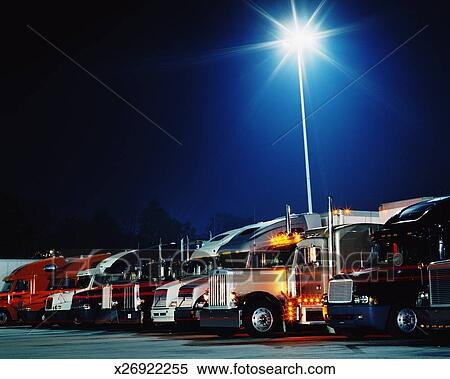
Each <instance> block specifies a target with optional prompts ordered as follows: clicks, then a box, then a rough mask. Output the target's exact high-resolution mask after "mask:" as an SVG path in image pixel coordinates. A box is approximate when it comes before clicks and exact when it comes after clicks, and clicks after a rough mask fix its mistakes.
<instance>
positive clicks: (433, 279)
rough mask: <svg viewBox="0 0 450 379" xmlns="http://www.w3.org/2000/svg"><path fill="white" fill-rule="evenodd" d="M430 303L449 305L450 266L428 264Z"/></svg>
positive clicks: (433, 304)
mask: <svg viewBox="0 0 450 379" xmlns="http://www.w3.org/2000/svg"><path fill="white" fill-rule="evenodd" d="M430 304H431V306H435V307H436V306H448V307H450V267H448V266H447V267H439V265H436V266H434V267H432V266H430Z"/></svg>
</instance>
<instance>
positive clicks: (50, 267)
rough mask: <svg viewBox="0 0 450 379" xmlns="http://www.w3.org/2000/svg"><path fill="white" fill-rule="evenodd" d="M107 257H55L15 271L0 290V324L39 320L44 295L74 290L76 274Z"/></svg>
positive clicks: (40, 318)
mask: <svg viewBox="0 0 450 379" xmlns="http://www.w3.org/2000/svg"><path fill="white" fill-rule="evenodd" d="M107 256H108V254H99V255H91V256H84V257H83V256H81V257H77V258H64V257H62V256H59V257H53V258H47V259H42V260H39V261H36V262H33V263H29V264H27V265H24V266H21V267H19V268H17V269H16V270H14V271H13V272H11V274H9V275H8V276H7V277H6V278H5V279H4V284H3V287H2V289H1V291H0V325H5V324H7V323H13V322H24V323H28V324H33V323H38V322H40V321H42V315H43V314H44V307H45V301H46V299H47V296H49V295H51V294H54V293H57V292H62V291H64V290H66V289H67V288H72V287H74V286H75V285H76V283H75V280H76V275H77V273H78V271H80V270H85V269H88V268H90V267H92V266H93V265H96V264H98V263H99V262H100V261H102V260H103V259H105V258H106V257H107Z"/></svg>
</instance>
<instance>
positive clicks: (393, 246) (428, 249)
mask: <svg viewBox="0 0 450 379" xmlns="http://www.w3.org/2000/svg"><path fill="white" fill-rule="evenodd" d="M435 245H436V247H437V246H438V242H437V241H434V239H433V238H427V239H426V238H417V237H412V236H410V237H409V238H404V239H401V240H396V241H392V240H381V241H376V242H375V245H374V251H373V253H372V254H371V257H370V261H371V263H373V264H375V263H378V264H389V263H394V264H395V265H397V266H400V265H405V264H412V265H416V264H418V263H429V262H431V261H432V260H435V259H438V258H439V256H438V253H439V251H438V249H437V248H434V247H435Z"/></svg>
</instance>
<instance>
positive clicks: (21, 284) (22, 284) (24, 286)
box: [14, 280, 30, 292]
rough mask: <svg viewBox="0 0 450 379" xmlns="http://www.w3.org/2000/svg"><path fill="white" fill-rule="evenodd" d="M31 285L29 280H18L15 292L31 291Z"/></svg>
mask: <svg viewBox="0 0 450 379" xmlns="http://www.w3.org/2000/svg"><path fill="white" fill-rule="evenodd" d="M29 289H30V286H29V283H28V281H27V280H18V281H17V282H16V288H14V291H15V292H27V291H29Z"/></svg>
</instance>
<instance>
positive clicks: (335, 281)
mask: <svg viewBox="0 0 450 379" xmlns="http://www.w3.org/2000/svg"><path fill="white" fill-rule="evenodd" d="M449 227H450V197H441V198H435V199H431V200H427V201H423V202H420V203H417V204H414V205H411V206H409V207H407V208H405V209H403V210H402V211H400V212H399V213H398V214H397V215H395V216H393V217H392V218H390V219H389V220H388V221H387V222H386V223H385V224H384V225H383V227H382V228H381V229H380V230H379V231H377V232H376V233H375V234H374V236H373V241H374V252H373V254H372V256H371V258H370V260H369V262H368V264H369V266H370V267H369V268H366V269H364V270H359V271H355V272H352V273H346V274H339V275H337V276H335V277H333V278H332V279H331V280H330V282H329V286H328V293H327V295H326V296H325V297H324V314H325V317H326V320H327V323H328V325H329V326H330V327H332V328H333V329H334V330H335V331H336V333H339V334H344V335H348V336H350V337H360V336H362V335H364V334H366V333H367V332H369V331H371V332H373V331H375V332H382V333H386V332H387V333H389V334H391V335H393V336H398V337H408V336H413V335H415V334H416V333H417V330H418V328H417V326H418V315H417V309H416V300H417V294H418V293H419V292H420V290H421V289H422V288H423V285H424V283H426V282H427V281H428V271H427V269H426V267H427V265H428V264H429V263H430V262H432V261H436V260H437V259H442V256H443V254H444V252H443V251H444V249H443V246H444V242H443V241H448V236H449ZM445 243H447V242H445ZM431 268H432V269H434V268H435V266H434V265H432V266H431ZM430 272H432V270H430ZM433 278H434V279H435V277H433ZM434 279H433V280H434Z"/></svg>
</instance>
